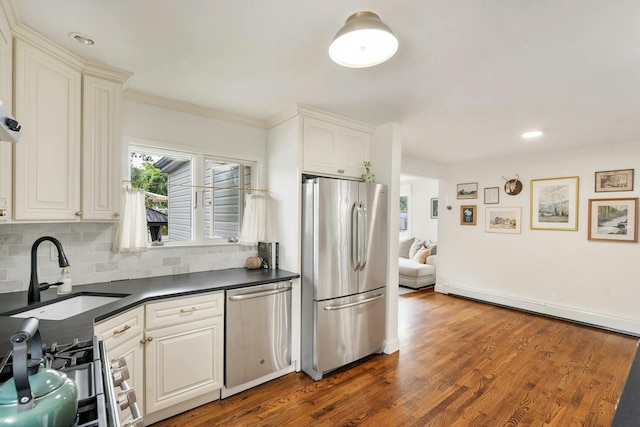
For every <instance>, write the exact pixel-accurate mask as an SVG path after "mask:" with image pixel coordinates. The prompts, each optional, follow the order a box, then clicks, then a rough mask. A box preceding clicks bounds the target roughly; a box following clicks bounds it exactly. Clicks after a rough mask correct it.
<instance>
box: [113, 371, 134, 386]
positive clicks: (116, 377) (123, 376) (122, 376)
mask: <svg viewBox="0 0 640 427" xmlns="http://www.w3.org/2000/svg"><path fill="white" fill-rule="evenodd" d="M111 375H112V376H113V385H114V386H116V387H120V384H122V381H126V380H128V379H129V378H131V377H130V375H129V368H128V367H126V366H123V367H121V368H117V369H114V370H113V371H112V372H111Z"/></svg>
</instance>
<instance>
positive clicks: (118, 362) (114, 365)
mask: <svg viewBox="0 0 640 427" xmlns="http://www.w3.org/2000/svg"><path fill="white" fill-rule="evenodd" d="M123 366H127V359H125V358H124V357H118V358H117V359H113V360H112V361H111V369H118V368H122V367H123Z"/></svg>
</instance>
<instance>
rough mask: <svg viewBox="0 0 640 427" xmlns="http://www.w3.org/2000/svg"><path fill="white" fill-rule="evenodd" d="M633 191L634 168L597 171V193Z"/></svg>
mask: <svg viewBox="0 0 640 427" xmlns="http://www.w3.org/2000/svg"><path fill="white" fill-rule="evenodd" d="M610 191H633V169H621V170H617V171H603V172H596V193H605V192H610Z"/></svg>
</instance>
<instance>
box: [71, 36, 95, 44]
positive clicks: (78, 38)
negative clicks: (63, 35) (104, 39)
mask: <svg viewBox="0 0 640 427" xmlns="http://www.w3.org/2000/svg"><path fill="white" fill-rule="evenodd" d="M69 37H71V38H72V39H74V40H75V41H77V42H78V43H82V44H85V45H87V46H93V45H94V44H96V42H94V41H93V39H92V38H91V37H90V36H88V35H86V34H81V33H69Z"/></svg>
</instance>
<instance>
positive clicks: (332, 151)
mask: <svg viewBox="0 0 640 427" xmlns="http://www.w3.org/2000/svg"><path fill="white" fill-rule="evenodd" d="M302 123H303V125H302V127H303V136H302V141H303V153H302V155H303V170H304V172H306V173H311V174H318V175H327V176H337V177H344V178H352V179H361V177H362V174H363V173H364V166H363V162H365V161H368V160H369V159H370V156H371V133H370V132H366V131H363V130H360V129H356V128H352V127H349V126H347V125H345V124H344V123H336V122H333V121H330V120H326V119H321V118H316V117H306V116H304V115H303V118H302Z"/></svg>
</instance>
